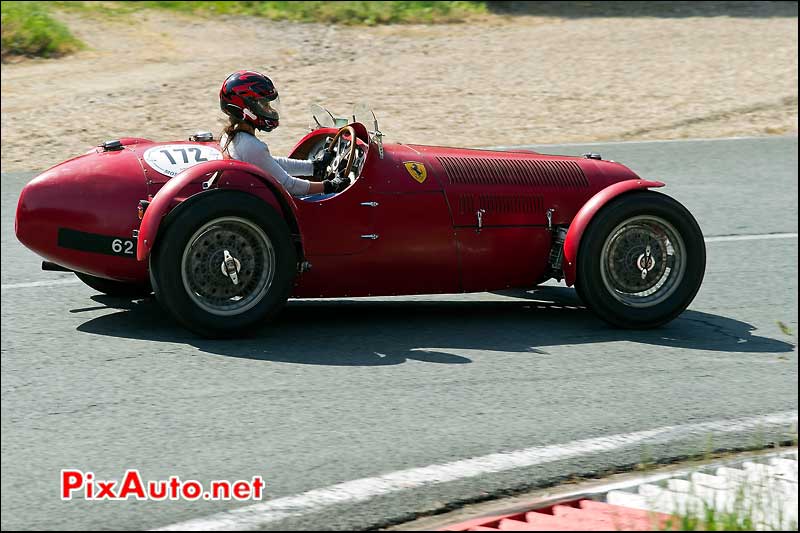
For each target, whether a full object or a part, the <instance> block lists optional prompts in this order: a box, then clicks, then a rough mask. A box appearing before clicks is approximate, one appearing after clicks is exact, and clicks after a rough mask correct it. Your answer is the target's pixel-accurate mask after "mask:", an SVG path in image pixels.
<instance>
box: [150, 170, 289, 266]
mask: <svg viewBox="0 0 800 533" xmlns="http://www.w3.org/2000/svg"><path fill="white" fill-rule="evenodd" d="M216 171H221V172H225V171H241V172H245V173H247V174H250V175H252V176H253V177H255V178H257V179H258V180H259V181H261V182H262V183H263V184H264V185H266V186H267V187H268V188H269V189H271V190H272V192H273V193H274V194H275V196H276V197H277V199H278V201H279V203H280V204H282V207H283V208H284V210H285V212H284V216H286V217H293V218H294V220H293V221H292V222H294V226H298V224H299V221H298V220H297V206H296V205H295V203H294V199H293V198H292V197H291V195H290V194H289V193H288V192H286V189H284V188H283V187H282V186H281V185H280V184H279V183H278V182H277V180H275V178H273V177H272V176H270V175H269V174H267V173H266V172H264V171H263V170H261V169H260V168H258V167H256V166H255V165H251V164H250V163H245V162H242V161H237V160H235V159H221V160H218V161H209V162H207V163H200V164H199V165H195V166H193V167H190V168H187V169H186V170H184V171H183V172H181V173H180V174H178V175H177V176H175V177H174V178H172V179H171V180H169V181H168V182H167V183H166V185H164V186H163V187H162V188H161V189H160V190H159V191H158V192H157V193H156V195H155V196H154V197H153V200H152V201H151V202H150V205H149V206H148V207H147V210H146V211H145V212H144V216H143V217H142V223H141V224H140V225H139V238H138V239H137V243H136V259H137V260H139V261H145V260H146V259H147V257H148V256H149V255H150V252H151V251H152V250H153V245H154V244H155V240H156V236H157V235H158V228H159V226H160V225H161V221H162V219H163V218H164V216H165V215H166V214H167V212H168V211H169V208H170V205H171V204H172V201H173V200H174V199H175V198H176V197H177V196H178V194H179V193H180V192H181V191H182V190H183V189H184V188H185V187H186V186H187V185H189V184H190V183H192V182H194V181H196V180H198V179H199V178H201V177H202V176H205V175H207V174H211V173H212V172H216ZM221 177H222V176H219V177H218V178H217V180H216V183H219V182H220V179H221ZM290 226H292V224H290ZM297 229H298V231H299V227H298V228H297Z"/></svg>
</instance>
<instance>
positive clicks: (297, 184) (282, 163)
mask: <svg viewBox="0 0 800 533" xmlns="http://www.w3.org/2000/svg"><path fill="white" fill-rule="evenodd" d="M219 106H220V107H221V108H222V111H223V112H224V113H225V114H226V115H228V118H229V120H230V123H229V124H228V125H227V126H226V127H225V130H224V131H223V134H222V137H223V138H220V144H222V151H223V153H225V152H227V153H228V155H229V156H230V157H231V158H233V159H238V160H240V161H245V162H247V163H251V164H253V165H256V166H257V167H259V168H261V169H262V170H263V171H265V172H267V173H269V174H271V175H272V176H274V177H275V179H277V180H278V181H279V182H280V183H281V184H282V185H283V186H284V187H285V188H286V190H287V191H288V192H289V194H291V195H292V196H305V195H308V194H318V193H325V194H330V193H337V192H341V191H343V190H344V189H346V188H347V186H348V185H350V178H347V177H336V178H334V179H330V180H325V181H320V180H322V178H323V177H324V176H325V173H326V168H327V167H328V165H329V164H330V162H331V160H332V159H333V153H332V152H331V151H329V150H324V151H323V152H322V155H321V156H320V157H318V158H317V159H314V160H308V159H289V158H287V157H272V154H270V152H269V147H267V145H266V144H265V143H264V142H262V141H260V140H259V139H258V138H257V137H256V135H255V130H257V129H259V130H262V131H272V130H274V129H275V128H277V127H278V118H279V114H278V112H279V109H280V99H279V98H278V91H277V89H275V85H273V83H272V81H271V80H270V79H269V78H268V77H266V76H264V75H263V74H260V73H258V72H254V71H251V70H239V71H237V72H234V73H233V74H231V75H230V76H228V78H227V79H226V80H225V82H224V83H223V84H222V88H221V89H220V90H219ZM294 176H313V177H314V178H315V180H316V181H309V180H305V179H298V178H296V177H294Z"/></svg>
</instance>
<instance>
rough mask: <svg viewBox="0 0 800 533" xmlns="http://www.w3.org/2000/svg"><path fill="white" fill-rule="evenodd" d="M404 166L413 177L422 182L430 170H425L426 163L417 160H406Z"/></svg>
mask: <svg viewBox="0 0 800 533" xmlns="http://www.w3.org/2000/svg"><path fill="white" fill-rule="evenodd" d="M403 166H404V167H406V170H407V171H408V173H409V174H411V177H412V178H414V179H415V180H417V181H418V182H420V183H423V182H424V181H425V178H427V177H428V171H427V170H425V165H423V164H422V163H419V162H417V161H406V162H405V163H403Z"/></svg>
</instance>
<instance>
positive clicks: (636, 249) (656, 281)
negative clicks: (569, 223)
mask: <svg viewBox="0 0 800 533" xmlns="http://www.w3.org/2000/svg"><path fill="white" fill-rule="evenodd" d="M705 260H706V256H705V243H704V241H703V235H702V232H701V231H700V228H699V226H698V225H697V222H696V221H695V219H694V217H692V215H691V214H690V213H689V211H688V210H686V208H685V207H683V206H682V205H681V204H680V203H678V202H677V201H675V200H673V199H672V198H670V197H668V196H665V195H663V194H659V193H655V192H651V191H646V192H637V193H632V194H627V195H624V196H622V197H620V198H618V199H616V200H614V201H612V202H611V203H609V204H608V205H607V206H605V207H604V208H603V209H602V210H601V211H600V212H598V213H597V215H596V216H595V218H594V219H593V220H592V222H591V224H590V225H589V227H588V228H587V230H586V232H585V233H584V234H583V237H582V238H581V246H580V250H579V252H578V275H577V281H576V284H578V285H579V294H580V295H581V298H582V299H583V300H584V302H585V303H586V304H587V305H588V306H589V307H590V308H591V309H592V310H593V311H594V312H595V313H596V314H597V315H599V316H600V317H601V318H602V319H604V320H606V321H607V322H610V323H611V324H614V325H617V326H621V327H628V328H651V327H656V326H659V325H661V324H664V323H666V322H668V321H670V320H672V319H673V318H675V317H676V316H677V315H679V314H680V313H681V312H683V310H684V309H686V307H687V306H688V305H689V303H691V301H692V299H693V298H694V296H695V295H696V294H697V291H698V290H699V288H700V283H701V282H702V280H703V275H704V273H705Z"/></svg>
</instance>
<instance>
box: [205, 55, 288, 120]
mask: <svg viewBox="0 0 800 533" xmlns="http://www.w3.org/2000/svg"><path fill="white" fill-rule="evenodd" d="M219 106H220V108H222V111H223V112H224V113H225V114H226V115H228V116H230V117H233V118H235V119H237V120H243V121H245V122H247V123H248V124H251V125H252V126H253V127H254V128H256V129H259V130H263V131H272V130H274V129H275V128H277V127H278V119H279V116H280V114H279V111H280V99H279V98H278V91H277V89H275V85H273V83H272V80H270V79H269V78H268V77H266V76H264V75H263V74H260V73H258V72H254V71H252V70H239V71H236V72H234V73H233V74H231V75H230V76H228V78H227V79H226V80H225V82H224V83H223V84H222V88H221V89H220V90H219Z"/></svg>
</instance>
